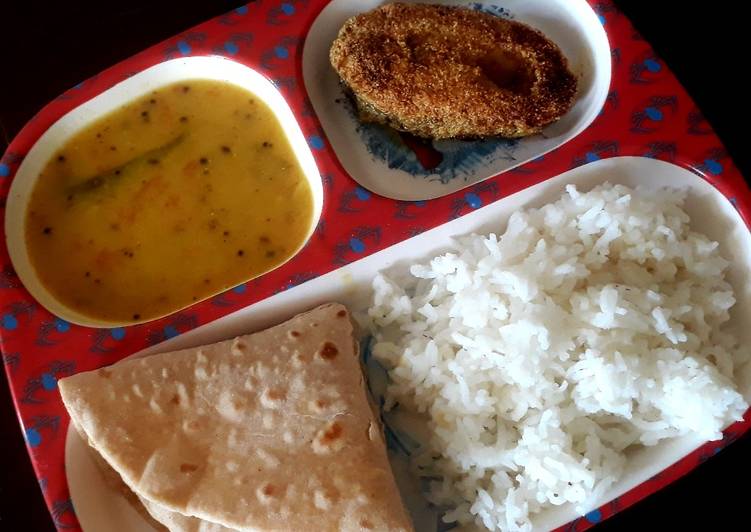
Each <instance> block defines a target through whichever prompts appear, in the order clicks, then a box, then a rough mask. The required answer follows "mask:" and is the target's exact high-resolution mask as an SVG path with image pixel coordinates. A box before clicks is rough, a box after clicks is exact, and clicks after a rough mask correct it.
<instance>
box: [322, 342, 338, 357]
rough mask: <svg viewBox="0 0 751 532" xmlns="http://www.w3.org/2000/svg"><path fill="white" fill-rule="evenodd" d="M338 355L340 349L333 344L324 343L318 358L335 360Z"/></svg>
mask: <svg viewBox="0 0 751 532" xmlns="http://www.w3.org/2000/svg"><path fill="white" fill-rule="evenodd" d="M338 354H339V349H337V348H336V346H335V345H334V344H332V343H331V342H326V343H324V344H323V345H322V346H321V348H320V349H319V350H318V356H320V357H321V358H322V359H324V360H334V359H335V358H336V355H338Z"/></svg>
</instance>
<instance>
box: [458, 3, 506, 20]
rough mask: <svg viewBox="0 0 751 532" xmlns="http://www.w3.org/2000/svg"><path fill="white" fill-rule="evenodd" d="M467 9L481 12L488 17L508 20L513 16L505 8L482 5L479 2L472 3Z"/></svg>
mask: <svg viewBox="0 0 751 532" xmlns="http://www.w3.org/2000/svg"><path fill="white" fill-rule="evenodd" d="M467 7H468V8H470V9H474V10H475V11H482V12H483V13H487V14H489V15H495V16H496V17H501V18H509V19H512V18H514V15H512V14H511V12H510V11H509V10H508V9H506V8H505V7H501V6H497V5H494V4H483V3H480V2H472V3H471V4H468V5H467Z"/></svg>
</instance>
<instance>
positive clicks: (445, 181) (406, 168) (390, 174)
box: [302, 0, 611, 201]
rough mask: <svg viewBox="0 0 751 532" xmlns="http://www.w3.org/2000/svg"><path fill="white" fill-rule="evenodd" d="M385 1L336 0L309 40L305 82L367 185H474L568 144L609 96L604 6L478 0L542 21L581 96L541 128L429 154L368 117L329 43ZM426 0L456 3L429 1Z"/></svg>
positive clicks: (411, 194) (352, 170)
mask: <svg viewBox="0 0 751 532" xmlns="http://www.w3.org/2000/svg"><path fill="white" fill-rule="evenodd" d="M381 3H382V2H379V1H377V0H375V1H374V0H371V1H369V2H358V3H356V4H355V3H353V2H349V1H347V0H334V1H333V2H331V3H329V4H328V5H327V6H326V7H325V8H324V9H323V10H322V11H321V13H320V15H318V16H317V17H316V19H315V21H314V22H313V25H312V26H311V27H310V31H309V32H308V36H307V38H306V40H305V45H304V46H303V56H302V66H303V80H304V82H305V89H306V91H307V92H308V96H309V98H310V101H311V103H312V104H313V109H314V111H315V112H316V115H317V116H318V117H319V119H320V121H321V125H322V127H323V131H324V133H326V137H327V138H328V140H329V142H330V143H331V147H332V149H333V151H334V153H335V154H336V156H337V158H338V159H339V162H340V163H341V164H342V166H343V167H344V170H346V172H347V173H348V174H349V175H350V176H352V178H353V179H354V180H355V181H357V182H358V183H359V184H360V185H362V186H363V187H364V188H366V189H368V190H370V191H372V192H375V193H376V194H379V195H381V196H385V197H387V198H393V199H397V200H404V201H419V200H427V199H432V198H437V197H440V196H444V195H446V194H450V193H452V192H455V191H457V190H461V189H463V188H467V187H469V186H471V185H474V184H476V183H479V182H481V181H483V180H485V179H487V178H489V177H491V176H494V175H497V174H499V173H501V172H504V171H506V170H510V169H511V168H515V167H517V166H519V165H521V164H523V163H525V162H527V161H529V160H531V159H535V158H537V157H542V156H543V155H545V154H546V153H547V152H549V151H551V150H553V149H555V148H557V147H559V146H561V145H562V144H565V143H566V142H568V141H570V140H571V139H573V138H575V137H576V135H578V134H579V133H581V132H582V131H583V130H584V129H585V128H586V127H587V126H588V125H589V124H590V123H592V120H594V119H595V117H596V116H597V114H598V113H599V111H600V109H601V108H602V105H603V103H605V99H606V98H607V94H608V88H609V86H610V67H611V58H610V54H609V46H608V42H607V36H606V34H605V31H604V29H603V27H602V24H601V23H600V20H599V19H598V18H597V14H596V13H595V12H594V11H593V10H592V8H591V7H590V6H589V5H588V4H587V3H586V2H585V1H584V0H576V1H573V2H571V1H562V2H561V1H554V2H550V1H544V0H543V1H531V2H524V1H510V2H503V3H494V2H473V3H472V4H471V5H472V6H473V7H474V8H475V9H478V10H481V11H485V12H488V13H492V14H495V15H499V16H502V17H508V18H511V19H512V20H516V21H519V22H523V23H525V24H528V25H530V26H532V27H533V28H537V29H539V30H540V31H542V32H543V33H544V34H545V35H547V36H548V37H550V38H551V39H552V40H553V41H554V42H555V43H556V44H558V46H559V47H560V48H561V50H562V51H563V53H564V55H565V56H566V58H567V59H568V61H569V66H570V68H571V69H572V71H573V72H574V74H576V76H577V78H578V84H579V86H578V94H577V96H576V102H575V104H574V107H573V109H572V110H571V111H569V112H568V113H567V114H566V115H565V116H564V117H563V118H562V119H561V120H559V121H557V122H555V123H553V124H551V125H550V126H548V127H546V128H545V130H544V131H543V132H542V133H541V134H539V135H533V136H531V137H527V138H522V139H487V140H483V141H480V142H477V141H461V140H449V141H446V140H444V141H434V142H431V143H428V146H427V149H430V150H431V151H432V152H433V153H434V155H435V156H436V157H437V158H439V159H440V162H438V160H436V162H433V163H432V164H433V165H435V166H433V167H431V166H432V165H428V166H427V167H426V166H425V163H424V162H421V161H420V160H418V157H416V155H415V154H414V153H413V152H412V150H410V148H409V147H408V146H407V145H405V144H404V143H403V142H399V141H397V140H396V139H395V137H394V136H393V135H390V134H389V133H388V132H387V131H386V130H385V129H384V128H383V127H380V126H378V125H373V124H363V123H361V122H360V121H359V120H358V119H357V117H356V115H357V113H356V111H355V110H354V109H353V106H352V103H351V101H350V99H349V98H348V97H347V95H346V94H345V92H344V90H343V89H342V86H341V84H340V83H339V79H338V76H337V75H336V73H335V72H334V70H333V69H332V68H330V67H329V55H328V54H329V43H331V42H333V40H334V39H335V38H336V35H337V32H338V30H339V28H340V27H341V26H342V24H344V21H345V20H347V19H348V18H350V17H352V16H354V15H356V14H357V13H361V12H364V11H368V10H370V9H374V8H375V7H377V6H378V5H380V4H381ZM422 3H439V4H440V3H443V4H447V3H449V4H450V3H451V2H446V1H443V2H428V1H423V2H422Z"/></svg>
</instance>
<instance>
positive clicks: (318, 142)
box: [308, 135, 324, 150]
mask: <svg viewBox="0 0 751 532" xmlns="http://www.w3.org/2000/svg"><path fill="white" fill-rule="evenodd" d="M308 144H310V147H311V148H313V149H314V150H322V149H323V147H324V142H323V139H322V138H321V137H320V136H318V135H313V136H312V137H310V138H308Z"/></svg>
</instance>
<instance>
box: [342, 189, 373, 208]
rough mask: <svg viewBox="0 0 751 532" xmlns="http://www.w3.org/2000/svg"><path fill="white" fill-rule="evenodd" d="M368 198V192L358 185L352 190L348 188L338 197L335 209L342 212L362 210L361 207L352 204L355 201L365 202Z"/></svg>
mask: <svg viewBox="0 0 751 532" xmlns="http://www.w3.org/2000/svg"><path fill="white" fill-rule="evenodd" d="M369 199H370V192H369V191H367V190H365V189H364V188H362V187H360V186H358V187H355V189H354V190H348V191H347V192H345V193H344V194H342V195H341V197H340V198H339V207H338V208H337V211H339V212H342V213H344V214H351V213H353V212H360V211H362V209H361V208H359V207H356V206H354V205H353V203H354V202H355V201H359V202H365V201H368V200H369Z"/></svg>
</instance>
